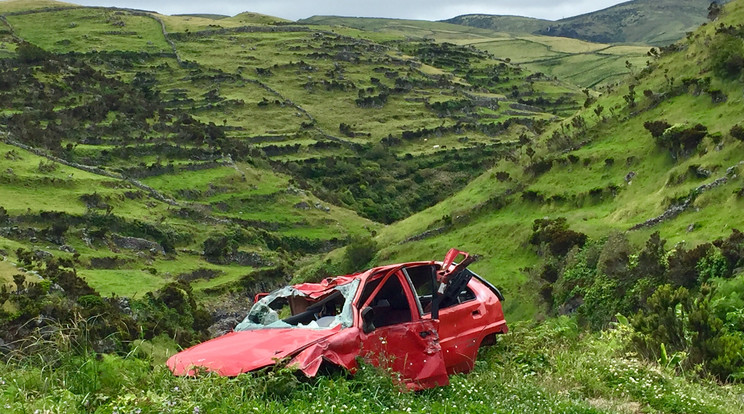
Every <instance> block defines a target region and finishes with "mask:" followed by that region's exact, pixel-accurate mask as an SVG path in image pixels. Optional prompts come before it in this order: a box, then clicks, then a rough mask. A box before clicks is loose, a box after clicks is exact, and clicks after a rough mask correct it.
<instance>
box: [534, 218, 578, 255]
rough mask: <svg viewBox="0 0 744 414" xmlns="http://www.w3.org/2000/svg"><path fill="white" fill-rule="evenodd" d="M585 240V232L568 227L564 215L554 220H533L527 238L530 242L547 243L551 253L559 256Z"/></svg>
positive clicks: (537, 244)
mask: <svg viewBox="0 0 744 414" xmlns="http://www.w3.org/2000/svg"><path fill="white" fill-rule="evenodd" d="M586 240H587V236H586V234H584V233H579V232H575V231H573V230H570V229H569V228H568V222H567V221H566V218H565V217H558V218H556V219H554V220H551V219H537V220H535V221H534V222H533V224H532V235H530V238H529V242H530V244H532V245H535V246H541V245H547V247H548V249H549V250H550V253H551V254H553V255H554V256H561V257H562V256H565V255H566V253H568V251H569V250H571V248H572V247H574V246H579V247H582V246H584V243H586Z"/></svg>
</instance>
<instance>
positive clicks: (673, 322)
mask: <svg viewBox="0 0 744 414" xmlns="http://www.w3.org/2000/svg"><path fill="white" fill-rule="evenodd" d="M690 306H691V299H690V292H689V291H688V290H687V289H686V288H684V287H680V288H677V289H675V288H673V287H672V286H671V285H663V286H661V287H659V288H658V289H657V290H656V291H655V292H654V293H653V295H651V297H650V298H648V301H647V302H646V306H645V307H644V309H642V310H639V311H638V312H637V313H636V315H635V316H634V317H633V318H631V323H632V324H633V327H634V328H635V330H636V332H635V333H634V334H633V337H632V339H631V340H632V342H633V344H634V345H635V347H636V349H637V350H638V352H639V353H640V354H641V355H643V356H645V357H647V358H649V359H652V360H656V359H658V357H659V352H660V350H661V345H662V344H664V346H665V348H666V349H667V350H668V351H670V352H677V351H683V350H685V349H686V348H687V343H686V340H685V326H684V325H685V319H686V314H687V313H688V312H689V311H690Z"/></svg>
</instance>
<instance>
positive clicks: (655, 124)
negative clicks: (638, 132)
mask: <svg viewBox="0 0 744 414" xmlns="http://www.w3.org/2000/svg"><path fill="white" fill-rule="evenodd" d="M670 126H672V125H670V124H669V123H668V122H666V121H646V122H644V123H643V127H644V128H646V129H647V130H648V132H650V133H651V136H652V137H654V138H660V137H661V136H662V135H664V131H666V130H667V128H669V127H670Z"/></svg>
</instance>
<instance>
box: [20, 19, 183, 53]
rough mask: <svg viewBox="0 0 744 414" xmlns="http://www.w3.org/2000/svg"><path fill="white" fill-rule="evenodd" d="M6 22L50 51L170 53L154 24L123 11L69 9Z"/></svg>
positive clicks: (28, 38) (24, 36)
mask: <svg viewBox="0 0 744 414" xmlns="http://www.w3.org/2000/svg"><path fill="white" fill-rule="evenodd" d="M8 22H10V24H11V25H13V27H14V28H15V30H16V33H17V34H18V35H19V36H21V37H23V38H24V39H26V40H27V41H29V42H31V43H34V44H36V45H37V46H39V47H41V48H43V49H45V50H49V51H53V52H60V53H65V52H71V51H76V52H90V51H92V50H98V51H104V50H124V51H134V52H139V51H144V52H151V53H157V52H170V51H171V49H170V46H169V45H168V44H167V43H166V41H165V38H164V37H163V35H162V33H161V29H160V24H159V23H158V22H156V21H155V20H153V19H152V18H150V17H145V16H135V15H131V14H130V13H129V12H124V11H120V12H117V11H113V10H91V9H70V10H62V11H55V12H39V13H32V14H26V15H17V16H8ZM49 33H55V36H49Z"/></svg>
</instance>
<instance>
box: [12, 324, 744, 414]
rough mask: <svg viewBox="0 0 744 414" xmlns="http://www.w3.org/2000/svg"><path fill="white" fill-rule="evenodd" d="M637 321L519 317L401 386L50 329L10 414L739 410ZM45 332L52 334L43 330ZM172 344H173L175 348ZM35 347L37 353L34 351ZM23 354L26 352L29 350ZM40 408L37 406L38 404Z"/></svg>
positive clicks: (17, 379)
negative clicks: (167, 356)
mask: <svg viewBox="0 0 744 414" xmlns="http://www.w3.org/2000/svg"><path fill="white" fill-rule="evenodd" d="M629 329H630V328H629V327H627V326H618V327H617V328H615V329H613V330H610V331H606V332H604V333H600V334H588V333H583V332H581V331H580V330H579V329H578V328H577V325H576V322H575V321H574V320H573V319H569V318H566V317H562V318H558V319H555V320H551V321H549V322H546V323H543V324H535V323H523V324H516V325H515V326H514V327H513V329H512V331H511V333H509V334H507V335H505V336H503V337H501V338H499V341H498V342H497V344H496V345H495V346H493V347H490V348H486V349H484V350H483V351H482V352H481V353H480V355H479V359H478V361H477V363H476V367H475V370H474V371H473V372H472V373H470V374H465V375H455V376H452V377H451V378H450V380H451V385H449V386H447V387H441V388H437V389H433V390H427V391H423V392H418V393H408V392H402V391H401V389H400V388H399V387H398V386H397V385H396V384H395V381H394V380H393V377H392V376H391V375H390V373H387V372H383V371H380V370H379V369H377V368H374V367H372V366H368V365H363V366H362V368H361V369H360V370H359V372H358V373H357V374H356V375H355V376H353V377H351V376H348V375H346V374H343V373H336V374H329V375H326V376H321V377H319V378H315V379H306V378H304V377H302V376H298V375H296V374H295V373H293V372H291V371H289V370H286V369H271V370H264V371H262V372H259V373H255V374H244V375H240V376H238V377H236V378H223V377H218V376H215V375H211V374H208V375H204V376H201V377H199V378H182V377H174V376H173V375H171V373H170V372H169V371H168V370H167V369H166V368H165V366H164V365H163V364H162V359H161V357H158V356H157V354H158V352H159V351H163V350H164V348H166V347H168V346H172V344H171V345H168V340H167V339H165V340H160V341H156V342H157V343H155V344H153V343H151V342H147V343H143V342H141V341H138V342H137V346H134V347H133V350H132V351H131V352H129V353H128V354H124V355H111V354H107V355H101V354H96V353H93V352H90V351H88V350H87V348H86V347H85V345H84V342H81V340H82V339H84V331H85V328H84V323H82V324H78V325H76V326H68V327H64V328H62V327H60V329H58V330H56V331H55V332H54V334H52V335H47V336H44V335H41V336H43V337H44V339H40V341H39V342H38V343H35V344H34V345H33V348H28V346H29V345H27V347H26V348H24V351H25V352H21V353H19V352H13V353H11V354H6V358H5V362H4V363H3V364H0V410H2V411H3V412H9V413H30V412H69V413H77V412H79V413H84V412H99V413H161V412H170V413H189V414H194V413H206V412H209V413H235V412H289V413H373V412H398V413H405V412H442V413H455V412H457V413H461V412H468V413H470V412H472V413H494V412H495V413H515V412H519V413H546V412H560V413H617V412H621V413H622V412H626V413H633V412H671V413H740V412H742V410H744V402H742V400H741V393H742V392H743V391H744V388H743V387H742V386H741V385H731V386H725V387H723V386H719V385H718V384H715V383H712V382H707V381H705V380H693V379H691V378H692V377H690V378H688V377H687V376H686V375H685V373H680V372H675V371H674V370H673V369H671V368H664V367H661V366H659V365H657V364H649V363H645V362H641V360H639V359H637V358H636V357H635V356H634V355H633V354H632V353H628V351H627V338H628V336H629V335H628V334H629ZM40 338H41V337H40ZM171 349H172V348H171ZM30 351H33V352H30ZM21 354H22V355H21ZM37 410H38V411H37Z"/></svg>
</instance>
